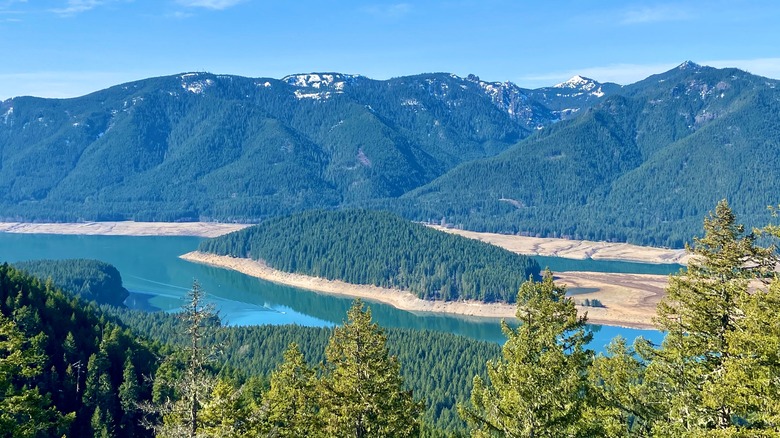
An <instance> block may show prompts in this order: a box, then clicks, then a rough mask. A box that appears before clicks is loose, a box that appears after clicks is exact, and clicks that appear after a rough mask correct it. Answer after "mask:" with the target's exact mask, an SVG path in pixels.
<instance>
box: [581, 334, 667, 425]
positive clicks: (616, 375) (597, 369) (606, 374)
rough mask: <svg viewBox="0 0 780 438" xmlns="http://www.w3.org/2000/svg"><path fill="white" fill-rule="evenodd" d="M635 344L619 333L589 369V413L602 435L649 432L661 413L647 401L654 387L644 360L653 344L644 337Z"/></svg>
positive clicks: (593, 423)
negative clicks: (630, 344)
mask: <svg viewBox="0 0 780 438" xmlns="http://www.w3.org/2000/svg"><path fill="white" fill-rule="evenodd" d="M634 345H635V347H634V348H631V347H629V346H628V345H626V340H625V339H624V338H622V337H620V336H618V337H617V338H615V339H613V340H612V342H611V343H610V344H609V345H608V346H607V354H606V355H601V354H600V355H599V356H598V357H596V358H595V359H594V361H593V363H592V365H591V366H590V368H589V369H588V379H589V380H590V388H591V396H592V397H591V403H590V404H589V406H588V410H587V412H586V416H585V417H586V419H587V420H588V421H589V422H591V426H590V427H591V428H592V430H593V431H594V432H596V433H597V435H598V436H603V437H630V436H649V435H650V432H651V427H652V424H653V421H654V420H655V419H656V418H657V417H658V416H659V413H658V412H657V411H656V410H655V409H654V406H653V405H652V404H649V403H647V400H649V399H651V394H650V391H652V390H653V388H652V386H650V385H647V384H646V380H645V371H646V368H647V363H646V361H645V360H643V358H644V357H647V356H649V355H650V354H649V353H648V351H649V350H652V348H653V347H652V345H651V344H650V343H649V342H647V341H645V340H642V339H638V340H637V341H636V343H635V344H634ZM637 350H638V351H637Z"/></svg>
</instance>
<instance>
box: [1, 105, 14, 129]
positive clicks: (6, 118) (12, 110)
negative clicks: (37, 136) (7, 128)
mask: <svg viewBox="0 0 780 438" xmlns="http://www.w3.org/2000/svg"><path fill="white" fill-rule="evenodd" d="M13 114H14V107H10V108H8V111H6V112H5V114H3V123H4V124H6V125H7V124H8V118H9V117H11V116H12V115H13Z"/></svg>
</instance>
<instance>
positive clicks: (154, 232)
mask: <svg viewBox="0 0 780 438" xmlns="http://www.w3.org/2000/svg"><path fill="white" fill-rule="evenodd" d="M248 226H249V225H245V224H222V223H216V222H132V221H125V222H83V223H40V224H39V223H23V222H0V232H2V233H26V234H81V235H106V236H198V237H217V236H221V235H223V234H227V233H230V232H233V231H236V230H240V229H242V228H246V227H248Z"/></svg>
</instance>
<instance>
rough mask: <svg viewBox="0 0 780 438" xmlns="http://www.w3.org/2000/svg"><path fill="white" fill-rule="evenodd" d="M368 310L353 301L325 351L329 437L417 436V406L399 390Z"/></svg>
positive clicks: (394, 367) (395, 363) (325, 414)
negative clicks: (344, 319)
mask: <svg viewBox="0 0 780 438" xmlns="http://www.w3.org/2000/svg"><path fill="white" fill-rule="evenodd" d="M385 342H386V337H385V334H384V332H383V331H382V330H381V329H380V328H379V326H378V325H377V324H376V323H372V322H371V310H370V309H366V310H363V302H362V301H361V300H359V299H357V300H355V302H354V304H353V305H352V307H351V308H350V309H349V311H348V312H347V321H346V322H345V323H344V325H343V326H342V327H337V328H336V329H334V331H333V336H332V337H331V339H330V342H329V343H328V346H327V348H326V350H325V356H326V358H327V363H326V369H325V370H326V376H325V377H324V378H323V379H322V380H321V387H322V397H323V398H322V400H323V401H322V411H323V419H324V421H325V431H326V434H327V435H328V436H339V437H347V436H354V437H356V438H363V437H388V436H393V437H408V436H416V435H417V434H418V433H419V416H420V412H421V409H422V406H421V404H420V403H418V402H416V401H414V400H413V399H412V394H411V392H410V391H405V390H404V389H403V379H402V378H401V375H400V373H399V369H400V368H399V364H398V360H397V359H396V358H395V357H389V356H388V352H387V347H386V345H385Z"/></svg>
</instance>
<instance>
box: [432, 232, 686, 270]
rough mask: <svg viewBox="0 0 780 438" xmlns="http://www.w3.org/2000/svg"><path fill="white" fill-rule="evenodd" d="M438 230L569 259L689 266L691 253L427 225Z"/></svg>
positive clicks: (535, 253) (679, 250)
mask: <svg viewBox="0 0 780 438" xmlns="http://www.w3.org/2000/svg"><path fill="white" fill-rule="evenodd" d="M427 226H428V227H430V228H433V229H435V230H438V231H442V232H445V233H450V234H457V235H459V236H462V237H467V238H469V239H474V240H479V241H482V242H485V243H490V244H492V245H496V246H500V247H501V248H504V249H506V250H509V251H512V252H514V253H517V254H523V255H539V256H548V257H563V258H567V259H579V260H584V259H593V260H614V261H626V262H637V263H652V264H666V263H677V264H680V265H687V264H688V259H689V258H690V254H688V253H687V252H686V251H685V250H684V249H669V248H657V247H653V246H639V245H632V244H630V243H613V242H597V241H592V240H569V239H561V238H555V237H529V236H518V235H513V234H498V233H484V232H477V231H468V230H458V229H455V228H446V227H442V226H439V225H427Z"/></svg>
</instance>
